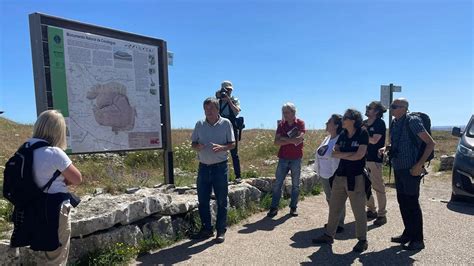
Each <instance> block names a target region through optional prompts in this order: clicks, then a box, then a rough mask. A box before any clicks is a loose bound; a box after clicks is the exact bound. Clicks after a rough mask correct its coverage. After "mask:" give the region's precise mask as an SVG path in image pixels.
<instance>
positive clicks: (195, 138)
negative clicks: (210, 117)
mask: <svg viewBox="0 0 474 266" xmlns="http://www.w3.org/2000/svg"><path fill="white" fill-rule="evenodd" d="M198 130H199V122H197V123H196V125H195V126H194V130H193V134H192V135H191V142H193V143H199V134H198Z"/></svg>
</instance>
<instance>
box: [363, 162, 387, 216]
mask: <svg viewBox="0 0 474 266" xmlns="http://www.w3.org/2000/svg"><path fill="white" fill-rule="evenodd" d="M365 166H366V167H367V168H368V170H369V177H370V182H372V189H373V190H374V191H375V194H376V195H377V204H378V206H379V210H378V211H377V209H376V207H375V200H374V194H372V195H371V196H370V198H369V200H368V201H367V209H368V210H369V211H373V212H376V211H377V216H380V217H383V216H385V215H386V214H387V209H386V207H387V195H386V194H385V185H384V181H383V176H382V163H376V162H367V163H366V164H365Z"/></svg>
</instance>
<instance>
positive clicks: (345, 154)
mask: <svg viewBox="0 0 474 266" xmlns="http://www.w3.org/2000/svg"><path fill="white" fill-rule="evenodd" d="M352 154H354V152H342V151H341V150H340V146H339V145H335V146H334V150H333V151H332V157H334V158H339V159H346V158H347V157H348V156H351V155H352Z"/></svg>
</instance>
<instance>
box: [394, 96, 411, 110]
mask: <svg viewBox="0 0 474 266" xmlns="http://www.w3.org/2000/svg"><path fill="white" fill-rule="evenodd" d="M395 101H399V102H402V103H403V105H405V107H406V108H407V109H408V106H409V104H408V100H407V99H406V98H398V99H395Z"/></svg>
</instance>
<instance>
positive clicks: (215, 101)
mask: <svg viewBox="0 0 474 266" xmlns="http://www.w3.org/2000/svg"><path fill="white" fill-rule="evenodd" d="M208 104H214V105H215V106H216V108H217V110H219V100H218V99H217V98H215V97H209V98H207V99H205V100H204V103H203V104H202V106H203V107H204V106H206V105H208Z"/></svg>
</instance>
